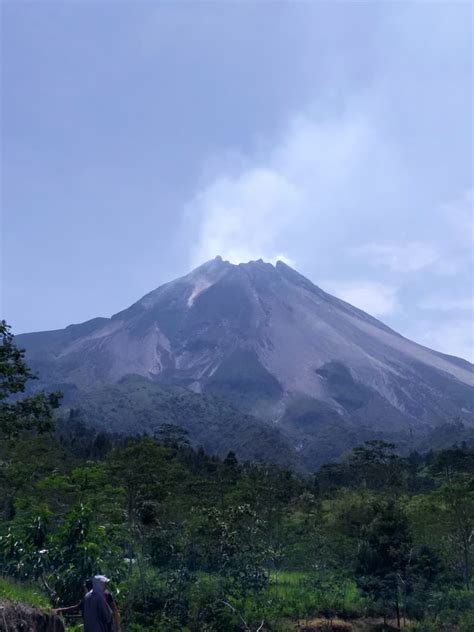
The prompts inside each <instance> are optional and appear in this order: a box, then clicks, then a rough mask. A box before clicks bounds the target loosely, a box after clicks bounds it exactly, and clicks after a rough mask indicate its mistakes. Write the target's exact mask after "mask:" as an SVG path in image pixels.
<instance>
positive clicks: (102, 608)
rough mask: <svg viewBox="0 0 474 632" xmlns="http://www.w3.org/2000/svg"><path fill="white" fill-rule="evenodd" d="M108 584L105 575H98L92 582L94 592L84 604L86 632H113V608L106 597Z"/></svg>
mask: <svg viewBox="0 0 474 632" xmlns="http://www.w3.org/2000/svg"><path fill="white" fill-rule="evenodd" d="M108 582H109V579H108V578H107V577H105V576H104V575H96V576H95V577H94V578H93V580H92V590H91V591H89V592H88V593H87V595H86V596H85V597H84V599H83V602H82V616H83V618H84V632H113V613H112V608H111V607H110V606H109V605H108V603H107V599H106V596H105V590H106V587H107V584H108Z"/></svg>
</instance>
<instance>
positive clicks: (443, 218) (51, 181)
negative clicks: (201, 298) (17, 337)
mask: <svg viewBox="0 0 474 632" xmlns="http://www.w3.org/2000/svg"><path fill="white" fill-rule="evenodd" d="M1 9H2V56H1V64H2V86H1V109H2V112H1V114H2V118H1V120H2V123H1V134H2V137H1V141H2V155H1V163H0V165H1V184H2V197H1V207H2V215H1V220H2V223H1V231H2V232H1V261H2V267H1V316H2V317H3V318H5V319H6V320H7V321H8V322H9V323H11V325H12V327H13V331H14V333H22V332H26V331H39V330H47V329H55V328H61V327H64V326H67V325H69V324H71V323H78V322H82V321H85V320H88V319H90V318H93V317H96V316H110V315H112V314H114V313H116V312H118V311H120V310H121V309H123V308H125V307H127V306H128V305H130V304H132V303H133V302H135V301H136V300H138V299H139V298H140V297H141V296H143V295H144V294H146V293H147V292H149V291H151V290H152V289H154V288H156V287H158V286H159V285H160V284H162V283H164V282H167V281H169V280H171V279H173V278H176V277H178V276H181V275H183V274H185V273H186V272H188V271H189V270H191V269H192V268H193V267H195V266H197V265H199V264H200V263H202V262H204V261H206V260H208V259H211V258H213V257H215V256H216V255H221V256H222V257H224V259H228V260H230V261H232V262H240V261H248V260H251V259H258V258H263V259H265V260H268V261H276V260H277V259H282V260H284V261H286V262H287V263H289V264H290V265H292V266H293V267H295V268H296V269H297V270H298V271H299V272H301V273H302V274H304V275H305V276H307V277H308V278H309V279H311V280H312V281H313V282H314V283H316V284H317V285H319V286H320V287H322V288H323V289H324V290H326V291H328V292H330V293H333V294H335V295H337V296H339V297H341V298H343V299H344V300H347V301H349V302H350V303H352V304H354V305H356V306H357V307H360V308H361V309H364V310H366V311H368V312H369V313H370V314H372V315H374V316H376V317H377V318H379V319H380V320H382V321H383V322H385V323H386V324H388V325H389V326H390V327H392V328H394V329H395V330H396V331H398V332H399V333H401V334H403V335H404V336H407V337H408V338H411V339H413V340H415V341H417V342H420V343H421V344H424V345H427V346H429V347H431V348H434V349H436V350H439V351H443V352H445V353H449V354H453V355H457V356H461V357H464V358H467V359H470V360H471V361H472V360H473V359H474V332H473V325H472V323H473V318H472V317H473V267H472V265H473V243H474V242H473V213H472V211H473V124H472V111H473V88H474V86H473V5H472V4H471V3H470V2H447V1H446V2H425V1H413V2H402V1H400V2H378V1H377V2H376V1H375V0H374V1H373V2H357V1H352V2H337V1H336V2H318V1H313V2H270V1H268V2H267V1H264V0H261V1H259V2H249V1H246V2H234V3H218V2H198V1H195V2H191V3H187V2H179V3H171V2H170V3H160V2H152V3H145V2H143V3H141V2H133V3H132V2H130V3H127V2H112V1H107V0H104V1H103V2H100V3H96V2H92V1H83V2H80V1H67V0H64V1H62V2H55V3H50V2H43V1H37V2H31V3H29V2H24V1H23V2H8V1H6V2H5V1H4V2H3V3H2V6H1Z"/></svg>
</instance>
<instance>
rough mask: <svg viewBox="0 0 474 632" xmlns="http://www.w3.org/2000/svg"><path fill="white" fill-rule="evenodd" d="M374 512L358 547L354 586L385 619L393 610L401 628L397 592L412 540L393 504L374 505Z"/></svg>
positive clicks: (402, 579)
mask: <svg viewBox="0 0 474 632" xmlns="http://www.w3.org/2000/svg"><path fill="white" fill-rule="evenodd" d="M373 509H374V514H373V518H372V520H371V521H370V522H369V523H368V524H367V525H366V526H365V528H364V530H363V539H362V542H361V544H360V547H359V552H358V559H357V566H356V578H357V583H358V584H359V587H360V588H361V590H362V591H363V592H365V593H366V594H367V595H370V596H371V597H373V598H374V599H375V600H376V601H378V602H379V603H380V604H381V606H382V614H383V616H384V618H386V616H387V614H389V612H390V610H391V609H392V607H393V606H395V610H396V615H397V621H398V627H400V592H401V586H402V585H406V582H407V574H408V567H409V564H410V560H411V556H412V538H411V534H410V530H409V526H408V521H407V519H406V517H405V515H404V514H403V513H402V511H401V510H400V508H399V507H398V506H397V505H396V504H395V503H394V502H393V501H391V500H389V501H385V500H382V501H381V502H376V503H375V504H374V507H373Z"/></svg>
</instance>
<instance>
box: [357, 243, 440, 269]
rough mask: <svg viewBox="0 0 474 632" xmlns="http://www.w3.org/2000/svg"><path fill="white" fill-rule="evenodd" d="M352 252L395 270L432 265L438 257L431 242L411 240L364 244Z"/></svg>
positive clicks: (374, 263)
mask: <svg viewBox="0 0 474 632" xmlns="http://www.w3.org/2000/svg"><path fill="white" fill-rule="evenodd" d="M353 252H354V253H355V254H357V255H361V256H363V257H365V258H366V259H367V261H368V263H369V264H370V265H373V266H376V267H378V266H385V267H387V268H390V269H391V270H394V271H395V272H416V271H417V270H421V269H423V268H426V267H428V266H431V265H433V264H434V263H435V262H436V261H437V260H438V259H439V253H438V251H437V249H436V248H435V247H434V246H432V245H431V244H426V243H423V242H419V241H413V242H409V243H406V244H377V243H372V244H366V245H365V246H360V247H358V248H354V249H353Z"/></svg>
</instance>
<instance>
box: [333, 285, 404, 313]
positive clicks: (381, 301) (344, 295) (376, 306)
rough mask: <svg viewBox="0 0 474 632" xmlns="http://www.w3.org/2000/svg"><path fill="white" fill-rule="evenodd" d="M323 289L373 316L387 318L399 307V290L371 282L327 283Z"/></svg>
mask: <svg viewBox="0 0 474 632" xmlns="http://www.w3.org/2000/svg"><path fill="white" fill-rule="evenodd" d="M322 287H323V288H324V289H325V290H326V291H328V292H330V293H331V294H334V295H335V296H337V297H338V298H340V299H342V300H343V301H346V302H347V303H350V304H351V305H354V307H358V308H359V309H362V310H363V311H364V312H367V313H369V314H371V315H372V316H385V315H386V314H390V313H391V312H393V311H395V310H396V309H397V307H398V299H397V292H398V288H397V287H395V286H392V285H385V284H383V283H375V282H371V281H354V282H351V283H344V282H339V281H326V282H325V283H324V284H322Z"/></svg>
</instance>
